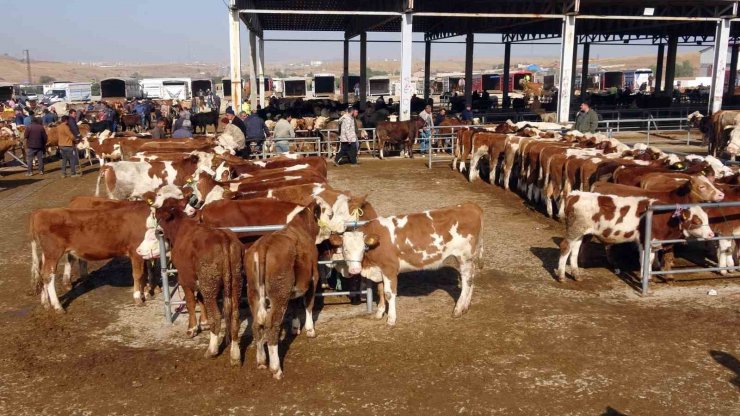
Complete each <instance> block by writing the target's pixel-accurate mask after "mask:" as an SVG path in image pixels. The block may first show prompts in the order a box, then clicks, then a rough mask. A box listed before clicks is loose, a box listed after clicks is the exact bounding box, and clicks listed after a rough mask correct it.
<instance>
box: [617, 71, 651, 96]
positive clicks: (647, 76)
mask: <svg viewBox="0 0 740 416" xmlns="http://www.w3.org/2000/svg"><path fill="white" fill-rule="evenodd" d="M652 77H653V70H652V69H650V68H638V69H634V70H629V71H624V85H625V86H626V87H630V89H632V91H637V90H639V89H640V86H641V85H643V84H645V86H646V87H649V86H650V82H651V81H652Z"/></svg>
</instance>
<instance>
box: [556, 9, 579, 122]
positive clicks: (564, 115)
mask: <svg viewBox="0 0 740 416" xmlns="http://www.w3.org/2000/svg"><path fill="white" fill-rule="evenodd" d="M561 33H562V34H563V37H562V38H561V42H562V43H561V46H560V89H559V90H558V123H566V122H567V121H568V117H569V116H570V114H569V113H570V91H571V88H572V85H571V82H572V78H573V59H572V58H573V53H574V49H575V44H576V36H575V35H576V17H575V16H573V15H568V16H565V17H564V18H563V30H562V32H561Z"/></svg>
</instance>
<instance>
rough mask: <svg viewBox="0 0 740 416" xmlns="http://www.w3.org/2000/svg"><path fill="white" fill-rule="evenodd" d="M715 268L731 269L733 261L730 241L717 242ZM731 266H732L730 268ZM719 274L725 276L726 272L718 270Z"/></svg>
mask: <svg viewBox="0 0 740 416" xmlns="http://www.w3.org/2000/svg"><path fill="white" fill-rule="evenodd" d="M717 243H718V244H717V266H718V267H732V266H734V265H735V261H734V259H733V258H732V242H731V241H730V240H719V241H718V242H717ZM730 264H732V266H730ZM719 274H721V275H725V274H727V270H720V272H719Z"/></svg>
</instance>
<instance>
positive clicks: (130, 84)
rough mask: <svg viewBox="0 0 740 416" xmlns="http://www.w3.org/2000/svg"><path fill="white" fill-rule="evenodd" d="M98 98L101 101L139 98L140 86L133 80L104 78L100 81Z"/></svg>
mask: <svg viewBox="0 0 740 416" xmlns="http://www.w3.org/2000/svg"><path fill="white" fill-rule="evenodd" d="M100 97H101V98H103V99H113V98H117V99H129V98H141V97H142V92H141V85H140V84H139V81H137V80H135V79H133V78H106V79H103V80H100Z"/></svg>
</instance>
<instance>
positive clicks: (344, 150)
mask: <svg viewBox="0 0 740 416" xmlns="http://www.w3.org/2000/svg"><path fill="white" fill-rule="evenodd" d="M357 113H358V111H357V108H355V107H350V108H349V109H348V110H347V112H346V113H344V115H343V116H342V117H341V118H339V143H340V144H339V152H338V153H337V156H336V158H335V159H334V165H335V166H339V165H341V164H342V159H344V158H345V157H346V158H347V159H348V160H349V163H351V164H352V166H357V137H358V136H359V135H358V131H357V121H356V120H355V119H356V118H357Z"/></svg>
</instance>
